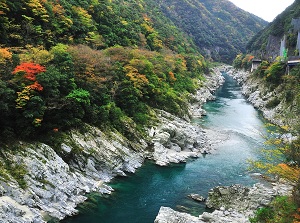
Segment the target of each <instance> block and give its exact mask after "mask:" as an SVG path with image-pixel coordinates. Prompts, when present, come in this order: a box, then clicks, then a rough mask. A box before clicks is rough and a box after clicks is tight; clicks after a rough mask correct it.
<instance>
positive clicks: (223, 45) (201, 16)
mask: <svg viewBox="0 0 300 223" xmlns="http://www.w3.org/2000/svg"><path fill="white" fill-rule="evenodd" d="M158 2H159V5H160V8H161V9H162V11H163V12H164V13H165V14H166V15H167V17H169V18H170V19H171V20H172V21H173V22H174V23H175V24H176V25H177V26H178V27H180V28H181V29H182V30H184V32H186V33H188V34H189V35H190V36H192V38H193V40H194V42H195V43H196V45H197V46H198V47H199V49H200V50H201V52H202V53H203V54H204V55H206V56H208V57H212V58H213V59H215V60H218V61H223V62H228V63H231V62H232V60H233V59H234V57H235V56H236V54H238V53H240V52H245V46H246V44H247V42H248V41H249V40H250V39H251V38H252V37H253V36H254V35H255V34H256V33H257V32H259V31H260V30H261V29H263V28H264V27H265V25H266V24H267V22H266V21H264V20H262V19H260V18H258V17H256V16H254V15H252V14H250V13H248V12H245V11H243V10H242V9H239V8H237V7H236V6H235V5H234V4H232V3H231V2H229V1H227V0H218V1H209V0H185V1H169V0H159V1H158Z"/></svg>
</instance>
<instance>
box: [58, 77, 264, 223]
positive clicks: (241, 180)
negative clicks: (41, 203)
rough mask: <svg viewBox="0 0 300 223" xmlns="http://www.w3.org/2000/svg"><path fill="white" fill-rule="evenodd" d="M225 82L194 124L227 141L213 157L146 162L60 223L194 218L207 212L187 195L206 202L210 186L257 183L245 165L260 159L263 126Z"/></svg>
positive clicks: (231, 84) (131, 222) (232, 84)
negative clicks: (173, 213) (169, 213)
mask: <svg viewBox="0 0 300 223" xmlns="http://www.w3.org/2000/svg"><path fill="white" fill-rule="evenodd" d="M224 77H225V79H226V81H225V83H224V85H223V86H222V87H221V88H220V89H218V90H217V91H216V100H214V101H211V102H208V103H206V104H205V106H204V109H205V110H206V112H207V116H205V117H204V118H201V119H195V120H193V121H194V122H196V123H198V124H200V125H201V126H202V127H203V128H205V129H209V130H210V132H214V131H215V132H219V133H222V134H223V135H225V136H226V140H225V141H223V142H222V143H219V144H218V145H217V148H216V151H215V152H213V154H209V155H206V156H205V157H200V158H198V159H191V160H189V161H188V162H187V163H184V164H173V165H170V166H168V167H160V166H157V165H155V164H154V163H152V162H150V161H148V162H146V163H145V164H144V165H143V166H142V167H141V168H139V169H138V170H137V172H136V173H135V174H130V175H129V176H127V177H120V178H116V179H114V180H113V181H112V182H111V184H110V186H112V187H113V188H114V190H115V191H114V192H113V193H112V194H111V195H103V196H100V195H98V194H91V195H90V196H89V200H88V201H87V202H85V203H84V204H82V205H80V206H79V207H78V209H79V211H80V214H79V215H77V216H75V217H71V218H68V219H66V220H64V221H62V223H117V222H120V223H153V222H154V219H155V217H156V215H157V213H158V211H159V208H160V207H161V206H167V207H171V208H173V209H175V210H179V211H185V212H188V213H190V214H192V215H195V216H197V215H199V214H201V213H202V212H203V211H207V210H205V205H204V204H201V203H197V202H195V201H193V200H191V199H190V198H188V197H187V195H189V194H191V193H197V194H200V195H203V196H204V197H206V196H207V194H208V191H209V190H210V189H211V188H212V187H214V186H218V185H232V184H237V183H238V184H243V185H252V184H253V183H255V182H257V180H256V179H254V178H252V177H251V174H250V173H249V172H248V163H247V160H248V159H259V154H260V153H259V151H260V148H262V147H263V146H264V144H263V143H264V137H263V135H264V133H265V132H266V127H265V123H266V121H265V120H264V119H263V118H262V117H261V115H260V113H259V112H258V111H257V110H255V109H254V108H253V106H252V105H251V104H249V103H248V102H247V101H246V100H245V98H244V97H243V96H242V93H241V89H240V87H239V85H238V84H237V83H236V82H235V81H234V80H233V79H232V78H231V77H229V76H228V75H227V74H224ZM216 134H217V133H216Z"/></svg>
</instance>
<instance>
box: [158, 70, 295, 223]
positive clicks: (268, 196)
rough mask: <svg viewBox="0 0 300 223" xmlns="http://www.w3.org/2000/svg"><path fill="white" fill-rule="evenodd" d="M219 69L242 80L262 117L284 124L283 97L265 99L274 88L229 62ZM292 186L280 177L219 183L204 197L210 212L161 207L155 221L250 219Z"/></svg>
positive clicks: (214, 222)
mask: <svg viewBox="0 0 300 223" xmlns="http://www.w3.org/2000/svg"><path fill="white" fill-rule="evenodd" d="M220 70H221V71H222V70H223V71H225V72H227V73H228V74H229V75H231V76H232V77H233V78H234V79H236V80H237V81H238V83H239V84H241V86H242V93H243V94H244V95H245V96H246V97H247V98H248V100H249V102H251V103H252V104H253V105H254V107H256V108H258V109H260V110H261V111H262V113H263V115H264V117H265V118H267V119H268V120H270V121H271V122H272V123H274V124H277V125H280V126H283V125H286V124H287V120H285V119H283V118H282V117H283V116H282V114H283V113H284V109H285V107H286V106H285V104H284V101H283V102H280V103H279V104H278V105H277V106H276V107H274V108H269V107H268V103H270V101H272V100H274V99H275V98H276V97H278V95H277V94H276V89H275V90H274V91H271V92H268V91H267V90H266V87H265V86H263V85H262V83H261V82H260V81H259V80H258V79H255V78H252V77H251V75H250V73H249V72H245V71H240V70H239V71H237V70H235V69H234V68H233V67H232V66H227V65H224V66H223V67H222V68H220ZM289 121H290V120H289ZM292 190H293V186H292V185H289V184H287V182H283V181H279V182H277V183H273V184H271V185H263V184H260V183H258V184H255V185H254V186H253V187H251V188H248V187H244V186H241V185H232V186H229V187H224V186H219V187H216V188H213V189H211V191H210V192H209V195H208V198H207V200H206V206H207V207H208V208H212V209H214V211H213V212H212V213H208V212H204V213H203V214H202V215H200V216H197V217H195V216H191V215H189V214H187V213H181V212H177V211H175V210H172V209H171V208H168V207H161V209H160V211H159V213H158V215H157V217H156V219H155V223H179V222H180V223H205V222H210V223H226V222H237V223H250V221H249V217H251V216H253V214H254V212H255V211H256V210H257V209H258V208H261V207H265V206H266V205H268V204H269V203H270V202H271V201H272V200H273V198H274V197H276V196H282V195H290V194H291V193H292Z"/></svg>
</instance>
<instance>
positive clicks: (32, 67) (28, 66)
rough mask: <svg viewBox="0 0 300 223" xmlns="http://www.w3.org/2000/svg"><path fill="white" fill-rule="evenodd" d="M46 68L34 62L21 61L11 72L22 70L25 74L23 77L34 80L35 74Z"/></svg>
mask: <svg viewBox="0 0 300 223" xmlns="http://www.w3.org/2000/svg"><path fill="white" fill-rule="evenodd" d="M45 71H46V68H45V67H43V66H41V65H39V64H35V63H22V64H20V65H19V66H17V67H16V68H15V69H14V71H13V72H12V73H13V74H17V73H19V72H24V73H25V76H24V78H26V79H28V80H30V81H35V80H36V77H35V76H36V75H37V74H39V73H41V72H45Z"/></svg>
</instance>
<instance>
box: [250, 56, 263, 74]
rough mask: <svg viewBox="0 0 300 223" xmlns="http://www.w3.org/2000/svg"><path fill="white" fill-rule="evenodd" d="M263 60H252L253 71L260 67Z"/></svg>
mask: <svg viewBox="0 0 300 223" xmlns="http://www.w3.org/2000/svg"><path fill="white" fill-rule="evenodd" d="M261 62H262V61H261V60H260V59H255V58H254V59H253V60H252V66H251V72H253V71H255V70H257V68H258V67H259V65H260V64H261Z"/></svg>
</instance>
